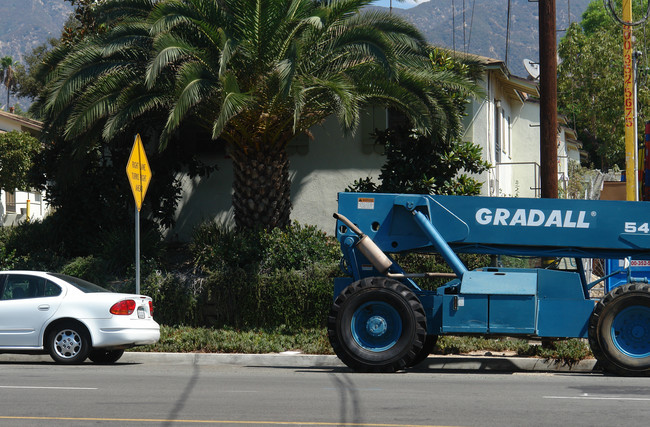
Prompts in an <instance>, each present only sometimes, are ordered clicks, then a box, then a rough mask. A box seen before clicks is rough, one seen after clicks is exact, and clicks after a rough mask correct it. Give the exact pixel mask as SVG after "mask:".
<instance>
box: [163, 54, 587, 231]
mask: <svg viewBox="0 0 650 427" xmlns="http://www.w3.org/2000/svg"><path fill="white" fill-rule="evenodd" d="M477 58H478V59H479V60H480V61H481V62H482V63H483V64H484V65H485V74H484V76H483V78H482V80H481V82H480V84H481V86H482V87H483V91H484V93H485V96H484V97H483V98H482V99H479V100H474V101H472V103H471V104H470V105H469V106H468V110H467V113H468V115H467V117H466V120H465V122H464V125H465V132H464V134H463V139H464V140H466V141H472V142H474V143H475V144H478V145H479V146H480V147H481V148H482V149H483V156H484V158H485V159H486V160H487V161H488V162H489V163H490V164H491V165H492V167H491V168H490V170H489V171H487V172H485V173H483V174H481V175H480V176H477V178H478V179H479V181H481V182H483V188H482V195H484V196H504V197H507V196H511V197H539V195H540V189H539V186H540V153H539V144H540V136H539V114H540V108H539V102H538V100H537V99H538V97H539V89H538V84H537V82H536V81H534V80H530V79H525V78H521V77H517V76H513V75H512V74H510V72H509V70H508V69H507V67H506V66H505V63H504V62H503V61H500V60H495V59H490V58H484V57H477ZM387 121H388V115H387V113H386V110H385V109H382V108H369V109H367V110H366V111H365V114H364V116H363V118H362V121H361V125H360V128H359V130H358V131H357V133H356V135H354V136H348V137H346V136H343V135H342V134H341V130H340V128H339V125H338V123H337V121H336V119H335V118H330V119H328V120H326V121H325V123H323V124H322V125H321V126H315V127H314V128H313V129H311V131H312V134H313V140H308V139H307V138H306V137H302V138H299V139H298V140H297V141H295V142H294V143H292V144H291V146H290V149H289V161H290V164H291V169H290V171H291V178H292V187H291V194H292V204H293V210H292V215H291V217H292V219H293V220H296V221H298V222H300V223H302V224H312V225H317V226H318V227H320V228H321V229H323V230H325V231H327V232H333V227H334V220H333V219H332V213H334V212H335V211H336V209H337V193H338V192H340V191H344V190H345V188H346V187H347V186H348V185H350V184H351V183H352V182H353V181H354V180H355V179H359V178H363V177H366V176H372V177H377V176H378V175H379V169H380V167H381V166H382V165H383V163H384V157H383V155H382V147H378V146H376V145H374V143H373V140H372V138H371V137H370V133H371V132H372V131H373V130H375V129H385V128H386V126H387ZM561 123H562V126H561V127H560V129H558V162H559V165H558V166H559V174H558V175H559V176H558V179H561V178H562V177H563V176H566V173H567V167H568V166H567V165H568V159H569V158H575V159H576V160H579V159H580V143H579V142H578V141H576V140H575V133H574V132H573V131H572V130H571V129H569V128H568V127H566V121H565V120H564V121H562V122H561ZM205 160H206V161H208V162H210V163H211V164H216V165H217V166H218V168H219V169H218V170H217V171H216V172H215V173H213V174H212V175H211V176H210V177H209V178H207V179H206V178H203V179H201V178H195V179H189V178H185V179H184V184H183V189H184V192H183V196H182V199H181V201H180V204H179V207H178V210H177V214H176V220H177V223H176V227H175V228H174V229H173V230H172V232H171V233H170V235H169V237H170V238H172V239H179V240H187V239H189V238H190V237H191V234H192V231H193V228H194V227H195V226H196V225H197V224H198V223H200V222H202V221H206V220H215V221H218V222H223V223H229V222H232V208H231V194H232V193H231V191H232V166H231V163H230V160H229V159H228V158H227V156H226V153H225V151H220V152H217V154H213V155H211V157H210V158H209V159H205Z"/></svg>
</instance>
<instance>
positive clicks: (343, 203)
mask: <svg viewBox="0 0 650 427" xmlns="http://www.w3.org/2000/svg"><path fill="white" fill-rule="evenodd" d="M338 212H339V214H340V215H342V216H344V217H345V218H347V220H349V222H351V223H353V224H354V225H356V227H358V229H360V230H361V231H362V232H363V233H364V234H365V235H367V236H368V237H369V238H371V239H372V241H373V242H374V243H375V244H376V245H377V247H378V248H379V249H380V250H381V251H382V252H384V253H386V254H392V253H405V252H414V251H415V252H436V253H440V254H441V255H442V256H443V258H444V259H445V260H446V262H447V263H448V264H449V266H450V267H451V269H452V271H453V272H454V273H455V275H456V278H454V279H452V280H451V281H449V282H448V283H447V284H445V285H443V286H441V287H439V288H438V289H437V290H435V291H425V290H422V289H420V288H419V287H418V285H417V281H416V280H417V274H410V273H419V272H406V271H403V269H402V267H400V266H399V265H398V264H397V263H395V262H393V264H392V265H391V266H390V268H388V270H387V271H379V270H378V268H377V266H376V265H375V264H373V262H372V261H371V260H369V259H368V257H366V256H365V255H364V254H363V253H362V252H361V251H360V250H359V248H358V246H357V245H358V242H359V239H360V236H359V235H358V234H357V233H355V232H354V231H353V230H351V229H350V227H348V226H346V224H345V222H344V221H341V220H339V221H338V222H337V229H336V235H337V238H338V240H339V241H340V243H341V248H342V250H343V254H344V259H345V266H346V267H345V268H346V270H347V273H348V274H349V275H350V277H345V278H339V279H337V280H336V281H335V296H336V295H337V294H338V293H340V292H341V291H342V290H343V289H344V288H345V287H346V286H348V285H350V284H351V283H352V282H353V281H357V280H361V279H362V278H365V277H373V276H382V275H384V274H385V275H388V276H389V277H395V278H397V280H399V281H401V282H402V283H404V284H406V285H407V286H409V287H410V288H411V289H412V290H413V291H414V292H415V293H416V295H417V296H418V298H419V299H420V302H421V303H422V305H423V307H424V309H425V311H426V317H427V333H428V334H431V335H444V334H454V335H458V334H499V335H501V334H503V335H526V336H538V337H567V338H568V337H587V326H588V321H589V316H590V315H591V313H592V311H593V309H594V305H595V303H596V301H595V300H592V299H590V298H589V287H590V286H592V285H593V284H589V283H587V282H586V279H585V275H584V271H582V269H581V268H578V270H577V271H560V270H550V269H508V268H493V267H485V268H482V269H478V270H471V271H470V270H468V269H467V268H466V266H465V265H464V264H463V262H462V261H461V260H460V258H459V257H458V255H457V254H458V253H485V254H500V255H526V256H539V257H572V258H576V259H578V260H577V261H579V259H581V258H624V257H632V258H633V259H636V260H648V259H650V229H649V227H648V222H649V221H650V205H649V204H647V203H644V202H612V201H580V200H559V199H524V198H491V197H467V196H430V195H405V194H374V193H340V194H339V211H338ZM391 261H392V259H391ZM576 265H578V266H579V267H581V266H582V263H580V262H576Z"/></svg>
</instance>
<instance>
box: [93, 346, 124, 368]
mask: <svg viewBox="0 0 650 427" xmlns="http://www.w3.org/2000/svg"><path fill="white" fill-rule="evenodd" d="M123 354H124V350H106V349H103V348H96V349H93V350H92V351H91V352H90V354H89V355H88V358H89V359H90V360H92V361H93V362H95V363H97V364H99V365H111V364H113V363H115V362H117V361H118V360H120V357H122V355H123Z"/></svg>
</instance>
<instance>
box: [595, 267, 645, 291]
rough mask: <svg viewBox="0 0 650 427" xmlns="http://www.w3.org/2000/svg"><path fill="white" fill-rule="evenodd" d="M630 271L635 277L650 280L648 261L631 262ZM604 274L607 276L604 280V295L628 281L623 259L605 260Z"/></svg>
mask: <svg viewBox="0 0 650 427" xmlns="http://www.w3.org/2000/svg"><path fill="white" fill-rule="evenodd" d="M630 270H631V272H632V274H633V275H634V276H635V277H639V278H646V279H647V278H650V260H632V261H631V262H630ZM605 274H606V275H607V276H608V277H607V279H606V280H605V293H607V292H609V291H611V290H612V289H614V288H616V287H617V286H623V285H625V284H626V283H628V281H629V279H628V277H627V271H626V269H625V260H624V259H608V260H606V261H605Z"/></svg>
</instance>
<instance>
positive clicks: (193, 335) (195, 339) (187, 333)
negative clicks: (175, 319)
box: [132, 326, 332, 354]
mask: <svg viewBox="0 0 650 427" xmlns="http://www.w3.org/2000/svg"><path fill="white" fill-rule="evenodd" d="M290 350H299V351H302V352H303V353H307V354H332V348H331V346H330V344H329V341H328V339H327V332H326V331H325V329H322V328H321V329H299V330H289V329H287V328H285V327H279V328H264V329H249V330H246V331H240V330H236V329H232V328H228V327H226V328H221V329H210V328H188V327H167V326H162V327H161V328H160V341H159V342H157V343H156V344H154V345H150V346H144V347H136V348H134V349H132V351H162V352H206V353H279V352H282V351H290Z"/></svg>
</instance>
